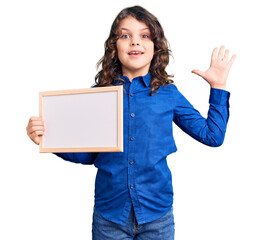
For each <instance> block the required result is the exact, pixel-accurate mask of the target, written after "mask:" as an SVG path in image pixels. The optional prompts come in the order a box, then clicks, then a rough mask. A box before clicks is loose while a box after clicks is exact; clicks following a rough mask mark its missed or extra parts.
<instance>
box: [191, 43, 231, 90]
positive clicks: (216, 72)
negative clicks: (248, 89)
mask: <svg viewBox="0 0 262 240" xmlns="http://www.w3.org/2000/svg"><path fill="white" fill-rule="evenodd" d="M217 50H218V49H217V48H215V49H214V50H213V53H212V56H211V64H210V67H209V69H207V70H206V71H205V72H204V71H201V70H198V69H195V70H192V73H195V74H197V75H199V76H200V77H202V78H204V79H205V80H206V81H207V82H208V83H209V84H210V86H211V87H212V88H218V89H224V90H225V89H226V81H227V77H228V74H229V71H230V68H231V66H232V64H233V62H234V61H235V59H236V55H235V54H234V55H233V56H232V57H231V59H230V60H229V61H228V55H229V50H228V49H226V51H225V52H224V50H225V47H224V46H221V47H220V49H219V52H218V54H217Z"/></svg>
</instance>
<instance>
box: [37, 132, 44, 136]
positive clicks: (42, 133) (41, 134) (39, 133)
mask: <svg viewBox="0 0 262 240" xmlns="http://www.w3.org/2000/svg"><path fill="white" fill-rule="evenodd" d="M35 135H36V136H43V135H44V131H35Z"/></svg>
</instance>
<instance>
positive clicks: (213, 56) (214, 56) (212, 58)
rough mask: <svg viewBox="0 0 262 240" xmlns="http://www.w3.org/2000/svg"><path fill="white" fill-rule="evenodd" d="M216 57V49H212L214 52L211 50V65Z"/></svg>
mask: <svg viewBox="0 0 262 240" xmlns="http://www.w3.org/2000/svg"><path fill="white" fill-rule="evenodd" d="M216 56H217V47H216V48H214V50H213V52H212V56H211V63H212V62H214V61H215V60H216Z"/></svg>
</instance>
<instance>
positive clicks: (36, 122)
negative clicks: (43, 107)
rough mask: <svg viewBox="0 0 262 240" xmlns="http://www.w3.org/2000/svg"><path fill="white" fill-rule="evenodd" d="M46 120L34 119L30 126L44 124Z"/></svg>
mask: <svg viewBox="0 0 262 240" xmlns="http://www.w3.org/2000/svg"><path fill="white" fill-rule="evenodd" d="M44 125H45V124H44V121H37V120H34V121H31V122H30V123H29V126H44Z"/></svg>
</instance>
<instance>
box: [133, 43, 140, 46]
mask: <svg viewBox="0 0 262 240" xmlns="http://www.w3.org/2000/svg"><path fill="white" fill-rule="evenodd" d="M131 45H132V46H135V45H139V43H138V42H132V44H131Z"/></svg>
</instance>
